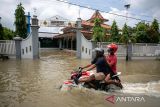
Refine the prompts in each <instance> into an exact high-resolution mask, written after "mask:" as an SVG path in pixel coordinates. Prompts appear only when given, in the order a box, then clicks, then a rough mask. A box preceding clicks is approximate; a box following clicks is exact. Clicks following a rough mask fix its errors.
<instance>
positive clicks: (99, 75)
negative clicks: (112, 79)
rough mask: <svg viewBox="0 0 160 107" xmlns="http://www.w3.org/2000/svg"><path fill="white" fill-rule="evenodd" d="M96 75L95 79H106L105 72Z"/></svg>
mask: <svg viewBox="0 0 160 107" xmlns="http://www.w3.org/2000/svg"><path fill="white" fill-rule="evenodd" d="M94 76H95V80H104V79H105V75H104V73H103V72H98V73H95V74H94Z"/></svg>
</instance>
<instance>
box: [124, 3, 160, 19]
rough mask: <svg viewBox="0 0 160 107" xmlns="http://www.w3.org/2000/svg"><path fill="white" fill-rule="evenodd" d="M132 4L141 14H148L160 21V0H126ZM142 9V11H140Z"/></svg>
mask: <svg viewBox="0 0 160 107" xmlns="http://www.w3.org/2000/svg"><path fill="white" fill-rule="evenodd" d="M125 1H126V3H130V4H131V8H132V9H133V10H137V14H139V15H147V16H150V17H151V18H150V19H152V18H157V19H158V20H159V21H160V11H159V10H160V0H125ZM138 10H141V11H138Z"/></svg>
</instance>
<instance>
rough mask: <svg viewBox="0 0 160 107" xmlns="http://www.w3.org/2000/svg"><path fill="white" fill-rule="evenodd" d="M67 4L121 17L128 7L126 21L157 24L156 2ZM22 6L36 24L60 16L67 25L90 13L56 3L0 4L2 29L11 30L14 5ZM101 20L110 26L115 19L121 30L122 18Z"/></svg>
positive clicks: (9, 0)
mask: <svg viewBox="0 0 160 107" xmlns="http://www.w3.org/2000/svg"><path fill="white" fill-rule="evenodd" d="M66 1H68V2H71V3H76V4H79V5H83V6H87V7H91V8H95V9H99V10H103V11H106V12H110V13H117V14H121V15H125V8H124V5H125V4H127V3H129V4H131V7H130V9H129V12H128V16H129V17H135V18H140V19H143V20H153V19H154V18H157V19H158V20H159V22H160V0H66ZM20 2H22V4H23V6H24V8H25V12H26V14H27V12H31V14H32V15H33V11H34V8H36V10H37V11H36V14H37V16H38V18H39V19H40V20H43V19H46V18H50V17H52V16H55V15H60V16H62V17H64V18H66V19H69V20H71V21H74V20H76V18H77V17H79V10H80V17H81V18H82V19H84V20H85V19H89V18H90V17H91V15H92V14H93V12H94V11H93V10H89V9H86V8H81V7H77V6H73V5H69V4H65V3H61V2H58V1H56V0H0V17H2V20H1V22H2V24H3V26H5V27H9V28H11V29H14V13H15V9H16V7H17V4H18V3H20ZM102 15H103V16H104V18H106V19H109V22H107V24H110V25H111V24H112V21H113V20H114V19H115V20H116V21H117V23H118V26H119V27H120V28H121V27H122V26H123V24H124V23H125V18H123V17H120V16H115V15H111V14H107V13H102ZM137 22H138V21H137V20H133V19H128V25H130V26H134V25H135V24H136V23H137Z"/></svg>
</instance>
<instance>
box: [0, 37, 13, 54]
mask: <svg viewBox="0 0 160 107" xmlns="http://www.w3.org/2000/svg"><path fill="white" fill-rule="evenodd" d="M15 53H16V52H15V41H14V40H0V54H5V55H15Z"/></svg>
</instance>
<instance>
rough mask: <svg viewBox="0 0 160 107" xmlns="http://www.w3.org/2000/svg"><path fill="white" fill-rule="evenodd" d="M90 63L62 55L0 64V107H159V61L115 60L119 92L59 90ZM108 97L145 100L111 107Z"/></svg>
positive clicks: (53, 54) (51, 53)
mask: <svg viewBox="0 0 160 107" xmlns="http://www.w3.org/2000/svg"><path fill="white" fill-rule="evenodd" d="M89 62H90V61H89V60H78V59H76V58H75V57H74V55H73V54H68V53H63V52H62V51H53V52H50V51H48V52H45V53H41V59H40V60H15V59H10V60H7V61H0V107H91V106H93V107H106V106H111V107H118V106H120V107H128V106H130V107H134V106H137V107H143V106H144V107H151V106H152V107H159V102H160V61H158V60H134V61H131V62H125V61H124V60H118V71H120V72H122V75H121V79H122V84H123V85H124V89H123V90H121V91H118V92H113V93H106V92H102V91H95V90H89V89H85V88H82V87H79V88H73V89H72V90H70V91H63V90H59V87H60V85H61V84H62V83H63V81H64V80H66V79H68V78H69V76H70V72H71V71H72V70H73V69H75V68H77V67H78V66H84V65H86V64H87V63H89ZM110 95H115V96H132V97H144V99H145V102H116V103H115V104H112V103H110V102H108V101H106V100H105V99H106V97H108V96H110Z"/></svg>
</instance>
